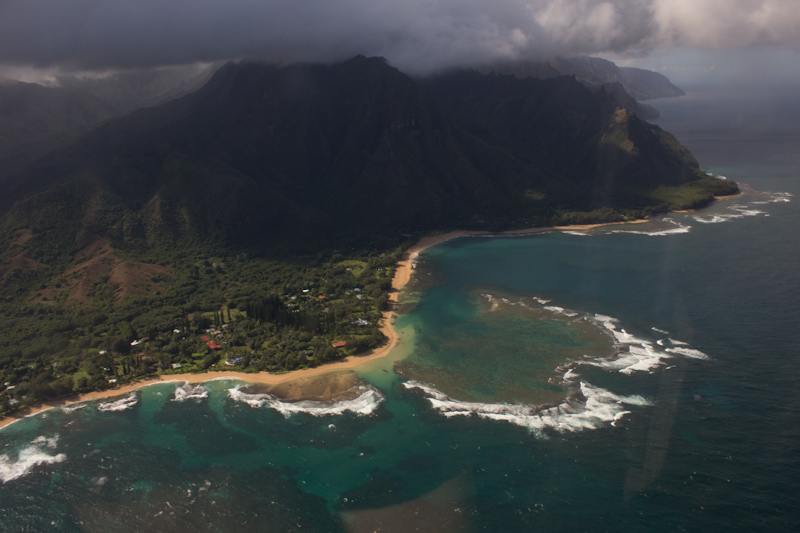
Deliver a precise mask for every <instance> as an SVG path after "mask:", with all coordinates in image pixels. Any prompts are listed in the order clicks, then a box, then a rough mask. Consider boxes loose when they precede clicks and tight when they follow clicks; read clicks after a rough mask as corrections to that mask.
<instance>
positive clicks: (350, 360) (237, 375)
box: [0, 219, 648, 428]
mask: <svg viewBox="0 0 800 533" xmlns="http://www.w3.org/2000/svg"><path fill="white" fill-rule="evenodd" d="M643 222H648V220H647V219H640V220H633V221H630V222H613V223H606V224H584V225H574V226H553V227H545V228H527V229H519V230H511V231H504V232H489V231H466V230H459V231H450V232H447V233H440V234H437V235H428V236H425V237H423V238H421V239H420V240H419V241H418V242H417V243H416V244H414V245H413V246H411V247H410V248H409V249H408V250H407V251H406V252H405V253H404V254H403V257H402V258H401V259H400V261H399V262H398V263H397V267H396V269H395V274H394V278H393V279H392V289H391V291H390V292H389V306H388V309H387V310H386V311H384V312H383V316H382V318H381V321H380V324H379V328H380V330H381V332H382V333H383V334H384V335H385V336H386V338H387V341H386V343H384V345H383V346H380V347H378V348H376V349H374V350H370V351H369V352H366V353H364V354H360V355H351V356H349V357H346V358H344V359H342V360H340V361H335V362H331V363H326V364H324V365H321V366H318V367H314V368H306V369H302V370H293V371H291V372H287V373H285V374H270V373H269V372H258V373H244V372H226V371H213V372H204V373H202V374H167V375H161V376H157V377H152V378H146V379H142V380H138V381H134V382H132V383H128V384H126V385H122V386H120V387H117V388H114V389H109V390H104V391H95V392H88V393H85V394H76V395H73V396H67V397H64V398H58V399H55V400H51V401H46V402H39V403H37V404H34V405H32V406H30V407H28V408H26V409H21V410H20V411H17V412H16V413H14V414H13V415H11V416H7V417H4V418H3V419H0V428H3V427H5V426H7V425H9V424H12V423H14V422H16V421H18V420H21V419H22V418H26V417H29V416H33V415H36V414H38V413H40V412H42V411H47V410H49V409H54V408H57V407H64V406H67V405H72V404H76V403H81V402H87V401H92V400H101V399H105V398H113V397H117V396H124V395H126V394H129V393H130V392H131V391H134V390H136V389H139V388H142V387H147V386H149V385H155V384H159V383H169V382H179V383H183V382H187V381H188V382H189V383H203V382H205V381H212V380H220V379H232V380H237V379H238V380H242V381H245V382H248V383H255V384H262V385H280V384H282V383H286V382H289V381H293V380H298V379H306V378H311V377H314V376H319V375H321V374H326V373H329V372H335V371H339V370H344V369H350V368H354V367H357V366H359V365H362V364H364V363H366V362H367V361H372V360H375V359H379V358H381V357H384V356H386V355H387V354H388V353H389V352H390V351H391V350H392V348H394V347H395V346H397V344H398V342H399V337H398V335H397V332H396V331H395V329H394V327H393V326H392V314H393V313H394V309H395V306H396V305H397V300H398V297H399V295H400V290H401V289H402V288H403V287H405V286H406V285H407V284H408V282H409V281H410V280H411V275H412V272H413V261H414V259H416V257H417V255H419V254H420V253H421V252H422V251H424V250H426V249H427V248H430V247H431V246H435V245H437V244H440V243H443V242H445V241H449V240H452V239H457V238H460V237H470V236H485V235H498V236H502V235H519V236H522V235H534V234H537V233H543V232H548V231H565V230H566V231H586V230H590V229H593V228H598V227H602V226H609V225H617V224H640V223H643Z"/></svg>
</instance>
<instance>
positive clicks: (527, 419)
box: [403, 380, 650, 436]
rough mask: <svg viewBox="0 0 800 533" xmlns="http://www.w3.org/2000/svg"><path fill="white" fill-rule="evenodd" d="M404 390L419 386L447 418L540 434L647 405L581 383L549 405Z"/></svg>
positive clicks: (409, 384)
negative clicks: (504, 424)
mask: <svg viewBox="0 0 800 533" xmlns="http://www.w3.org/2000/svg"><path fill="white" fill-rule="evenodd" d="M403 387H405V388H406V389H419V390H420V391H422V393H423V395H424V396H425V398H426V399H427V400H428V402H430V404H431V406H432V407H433V408H434V409H436V410H437V411H439V412H440V413H442V414H443V415H444V416H446V417H453V416H468V415H477V416H479V417H481V418H484V419H487V420H496V421H502V422H509V423H511V424H515V425H518V426H522V427H524V428H527V429H529V430H530V431H531V432H532V433H535V434H537V435H539V436H546V431H555V432H558V433H567V432H577V431H584V430H588V429H596V428H599V427H602V426H604V425H606V424H610V425H614V424H615V423H616V422H617V421H619V420H620V419H621V418H622V417H623V416H625V415H626V414H628V413H630V412H631V411H629V410H627V409H626V407H625V406H626V405H639V406H644V405H650V402H648V401H647V400H646V399H645V398H643V397H641V396H619V395H617V394H614V393H613V392H611V391H608V390H606V389H602V388H600V387H595V386H594V385H591V384H589V383H585V382H581V384H580V394H575V395H573V396H571V397H570V398H568V399H567V400H565V401H564V402H562V403H560V404H558V405H556V406H552V407H545V408H542V407H538V406H534V405H521V404H506V403H478V402H462V401H459V400H455V399H453V398H450V397H449V396H447V395H446V394H444V393H442V392H440V391H438V390H437V389H436V388H434V387H433V386H431V385H426V384H423V383H420V382H418V381H415V380H410V381H406V382H405V383H403Z"/></svg>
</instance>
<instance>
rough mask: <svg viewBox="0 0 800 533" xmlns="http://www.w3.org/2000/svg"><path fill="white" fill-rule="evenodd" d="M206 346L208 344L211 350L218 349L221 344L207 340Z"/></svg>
mask: <svg viewBox="0 0 800 533" xmlns="http://www.w3.org/2000/svg"><path fill="white" fill-rule="evenodd" d="M206 346H208V347H209V348H211V349H212V350H219V349H220V348H222V346H220V345H219V344H217V342H216V341H208V342H207V343H206Z"/></svg>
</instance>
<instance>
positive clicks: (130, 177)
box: [2, 57, 711, 259]
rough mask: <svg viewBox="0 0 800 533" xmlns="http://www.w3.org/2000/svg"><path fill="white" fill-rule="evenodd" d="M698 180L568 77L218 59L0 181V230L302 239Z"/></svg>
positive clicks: (503, 221) (349, 235)
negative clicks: (165, 98) (217, 64)
mask: <svg viewBox="0 0 800 533" xmlns="http://www.w3.org/2000/svg"><path fill="white" fill-rule="evenodd" d="M699 176H700V173H699V172H698V168H697V163H696V161H695V160H694V158H693V157H692V156H691V154H689V153H688V151H686V150H685V149H684V148H683V147H681V146H680V145H679V144H678V143H677V141H675V139H674V138H672V137H671V136H670V135H669V134H667V133H665V132H663V131H661V130H660V129H659V128H657V127H655V126H651V125H648V124H646V123H644V122H642V121H641V120H639V119H638V118H637V117H636V116H634V115H632V114H631V113H628V112H626V111H625V110H624V109H623V108H622V107H621V106H620V104H619V102H618V101H617V99H616V98H615V97H614V96H613V95H610V94H608V93H606V92H605V91H602V90H601V91H595V92H592V91H590V90H589V89H587V88H585V87H584V86H583V85H581V84H580V83H578V82H576V81H575V80H574V79H572V78H566V77H563V78H555V79H550V80H534V79H524V80H520V79H517V78H514V77H511V76H496V75H489V76H484V75H481V74H478V73H476V72H472V71H464V72H454V73H450V74H447V75H443V76H439V77H436V78H433V79H429V80H414V79H412V78H410V77H408V76H406V75H405V74H403V73H401V72H399V71H398V70H396V69H394V68H392V67H391V66H389V65H387V64H386V63H385V62H384V61H383V60H382V59H379V58H371V59H368V58H364V57H357V58H354V59H352V60H350V61H347V62H345V63H341V64H337V65H330V66H321V65H297V66H289V67H271V66H265V65H262V64H257V63H243V64H233V63H231V64H228V65H226V66H224V67H223V68H221V69H220V70H219V71H218V72H217V73H216V75H215V76H214V77H213V78H212V79H211V80H210V81H209V82H208V83H207V84H206V85H205V86H204V87H203V88H202V89H201V90H199V91H197V92H196V93H193V94H190V95H188V96H186V97H184V98H181V99H179V100H176V101H173V102H170V103H168V104H165V105H162V106H159V107H156V108H151V109H141V110H139V111H136V112H134V113H132V114H131V115H129V116H127V117H124V118H121V119H116V120H110V121H108V122H106V123H104V124H102V125H101V126H99V127H98V128H96V129H95V130H93V131H92V132H91V133H89V134H88V135H86V136H85V137H83V138H82V139H81V140H80V141H78V142H76V143H74V144H72V145H70V146H69V147H68V148H66V149H62V150H60V151H58V152H55V153H53V154H51V155H49V156H48V157H45V158H42V159H41V160H40V161H39V162H38V163H37V164H36V165H35V166H33V167H31V168H30V169H28V170H26V171H25V172H24V173H22V174H19V175H17V176H15V177H14V179H12V180H10V181H9V182H8V183H7V185H8V186H7V190H8V191H9V194H8V195H7V196H6V197H5V198H4V200H6V203H5V216H4V218H3V223H2V228H3V229H4V230H5V234H6V237H7V238H10V236H11V235H13V234H15V232H17V231H19V230H21V229H27V230H30V231H31V232H32V234H33V238H32V239H31V240H30V241H29V244H28V246H29V247H31V248H32V249H33V248H37V247H38V248H37V249H39V250H40V252H41V250H49V252H48V253H50V254H51V255H52V254H55V253H57V251H58V250H60V249H61V248H63V247H67V249H70V250H74V249H76V248H80V247H82V246H85V245H87V244H88V243H89V242H92V240H93V239H96V238H97V237H98V236H104V237H107V238H109V239H111V240H112V242H113V243H114V244H115V245H116V246H118V247H122V248H125V247H128V248H132V249H133V248H135V249H142V248H147V247H152V246H162V247H163V246H168V247H172V246H176V245H178V244H180V245H182V246H194V245H197V244H199V243H213V244H216V245H221V246H235V247H248V246H258V247H263V246H273V245H294V246H297V245H302V246H306V247H313V246H316V245H318V244H319V243H330V242H336V241H339V242H353V241H363V240H364V239H376V240H377V241H380V240H381V239H384V238H387V236H388V238H391V236H392V235H396V234H397V232H409V231H419V230H430V229H436V228H441V227H452V226H472V227H487V228H501V227H505V226H508V225H509V224H523V223H536V224H548V223H550V222H551V221H552V220H553V217H554V216H557V215H558V214H559V213H561V212H563V211H565V210H567V211H569V210H577V211H592V210H597V209H599V208H610V209H613V210H616V211H615V212H616V213H617V215H616V216H621V213H623V212H625V211H626V210H627V211H630V210H641V209H644V208H648V207H649V208H652V209H662V210H663V209H666V208H667V207H670V206H663V205H661V204H660V203H659V202H656V201H654V200H652V201H651V200H649V199H648V195H647V194H646V190H648V189H652V188H655V187H657V186H660V185H670V186H677V185H680V184H682V183H686V182H688V181H692V180H696V179H698V177H699ZM710 198H711V195H710V193H709V194H707V195H706V200H709V199H710ZM672 207H674V206H672ZM652 209H651V210H652ZM627 214H628V215H636V214H637V213H634V212H630V213H627ZM638 214H641V213H638ZM331 239H333V241H331ZM39 256H40V258H42V259H44V258H45V257H44V256H43V255H41V253H40V254H39Z"/></svg>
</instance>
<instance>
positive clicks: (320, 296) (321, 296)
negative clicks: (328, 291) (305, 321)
mask: <svg viewBox="0 0 800 533" xmlns="http://www.w3.org/2000/svg"><path fill="white" fill-rule="evenodd" d="M317 298H319V299H320V300H324V299H325V296H324V295H323V294H320V295H319V296H317Z"/></svg>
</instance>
